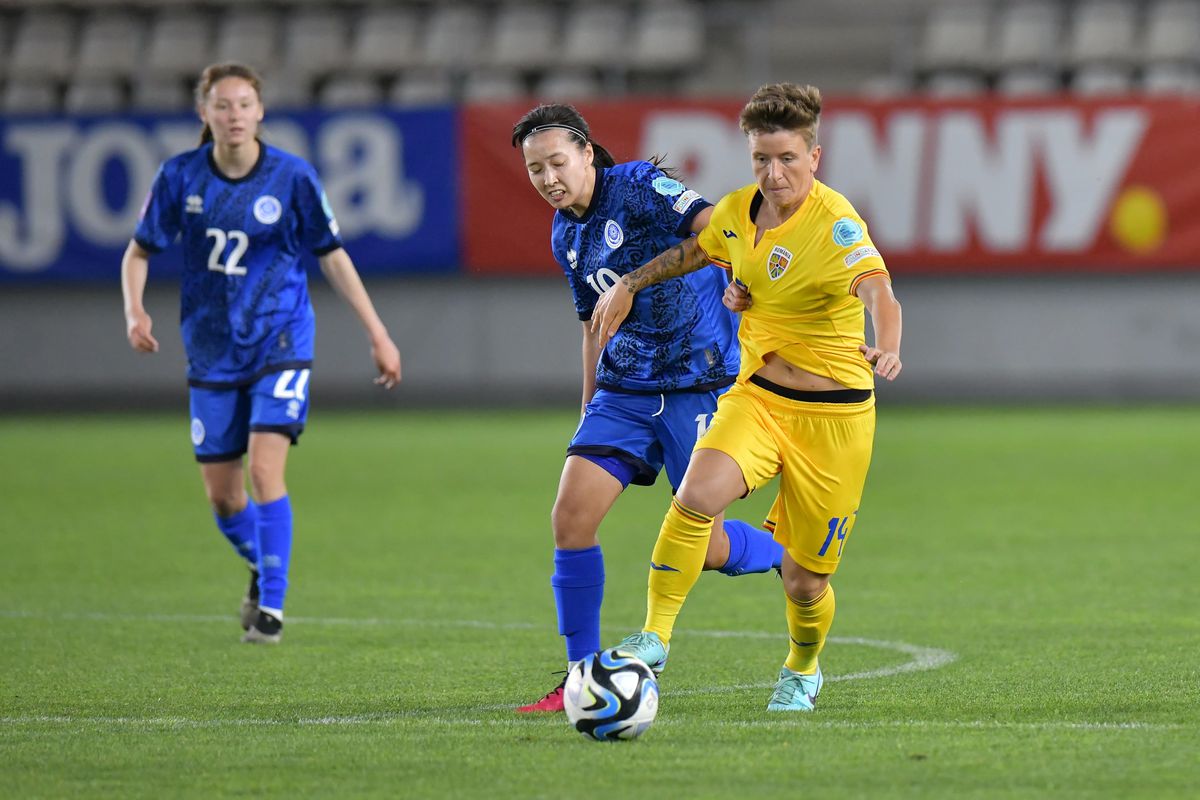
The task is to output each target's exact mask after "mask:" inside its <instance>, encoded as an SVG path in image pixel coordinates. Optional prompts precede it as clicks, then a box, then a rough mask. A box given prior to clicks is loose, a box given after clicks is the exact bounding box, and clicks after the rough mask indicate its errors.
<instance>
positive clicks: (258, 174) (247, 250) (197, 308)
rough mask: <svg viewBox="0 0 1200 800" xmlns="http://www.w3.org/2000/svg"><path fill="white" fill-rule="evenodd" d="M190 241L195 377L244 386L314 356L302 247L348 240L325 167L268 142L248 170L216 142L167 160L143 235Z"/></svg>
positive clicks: (187, 340)
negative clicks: (223, 164) (236, 173)
mask: <svg viewBox="0 0 1200 800" xmlns="http://www.w3.org/2000/svg"><path fill="white" fill-rule="evenodd" d="M176 236H179V238H180V242H181V244H182V246H183V263H184V269H183V285H182V291H181V308H180V324H181V326H182V329H183V344H184V348H185V349H186V350H187V357H188V383H190V384H191V385H192V386H199V387H206V388H223V387H231V386H242V385H247V384H250V383H252V382H253V381H254V380H256V379H257V378H258V377H260V376H262V375H264V374H267V373H270V372H277V371H279V370H284V369H302V368H307V367H309V366H311V365H312V358H313V333H314V327H315V325H314V317H313V308H312V303H311V301H310V300H309V297H308V282H307V280H306V277H305V273H304V268H303V266H301V263H300V256H301V254H302V253H304V252H311V253H314V254H316V255H324V254H325V253H329V252H332V251H333V250H336V249H338V248H339V247H341V246H342V240H341V238H340V237H339V236H338V226H337V222H336V221H335V220H334V218H333V213H332V212H331V211H330V209H329V203H328V202H327V201H326V200H325V193H324V191H323V190H322V189H321V183H320V181H319V180H318V178H317V174H316V171H315V170H314V169H313V168H312V166H311V165H309V164H308V163H307V162H306V161H304V160H303V159H301V158H297V157H296V156H293V155H291V154H289V153H285V152H283V151H282V150H279V149H277V148H274V147H270V146H268V145H266V144H263V145H262V151H261V153H260V155H259V159H258V163H257V164H255V165H254V168H253V169H251V170H250V172H249V173H248V174H247V175H245V176H244V177H242V178H237V179H231V178H227V177H225V176H224V175H222V174H221V172H220V170H219V169H218V168H217V165H216V162H215V161H214V160H213V156H212V145H211V144H206V145H203V146H201V147H199V148H197V149H196V150H191V151H189V152H187V153H183V154H181V155H178V156H175V157H174V158H172V159H170V160H168V161H166V162H165V163H164V164H163V165H162V167H161V168H160V169H159V171H158V175H157V177H156V178H155V179H154V185H153V187H152V188H151V190H150V195H149V196H148V197H147V198H146V206H145V208H144V209H143V211H142V217H141V220H140V221H139V222H138V226H137V231H136V232H135V234H134V240H135V241H136V242H137V243H138V244H139V245H141V247H142V248H144V249H145V250H147V251H148V252H151V253H155V252H159V251H161V250H163V249H165V248H166V247H168V246H169V245H170V244H171V243H172V242H173V241H174V240H175V237H176Z"/></svg>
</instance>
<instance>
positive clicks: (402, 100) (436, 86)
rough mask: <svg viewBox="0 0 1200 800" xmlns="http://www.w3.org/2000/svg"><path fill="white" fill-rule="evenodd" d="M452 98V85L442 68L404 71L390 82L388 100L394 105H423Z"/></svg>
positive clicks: (438, 102) (444, 101)
mask: <svg viewBox="0 0 1200 800" xmlns="http://www.w3.org/2000/svg"><path fill="white" fill-rule="evenodd" d="M452 99H454V85H453V83H452V82H451V80H450V76H449V75H448V74H447V73H446V72H445V71H444V70H418V71H413V72H406V73H404V74H403V75H401V76H400V77H399V78H398V79H397V80H396V82H395V83H393V84H392V88H391V90H390V91H389V92H388V102H389V103H391V104H392V105H394V106H425V105H439V104H441V103H448V102H450V101H451V100H452Z"/></svg>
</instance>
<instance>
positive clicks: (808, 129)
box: [740, 83, 821, 150]
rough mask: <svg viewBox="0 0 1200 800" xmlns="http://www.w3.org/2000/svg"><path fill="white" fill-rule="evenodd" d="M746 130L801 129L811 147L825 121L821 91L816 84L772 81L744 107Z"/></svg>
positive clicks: (747, 131)
mask: <svg viewBox="0 0 1200 800" xmlns="http://www.w3.org/2000/svg"><path fill="white" fill-rule="evenodd" d="M740 122H741V126H742V132H743V133H752V132H757V133H773V132H775V131H799V132H800V133H801V135H802V136H804V141H805V143H806V144H808V148H809V149H810V150H811V149H812V148H813V146H814V145H816V143H817V129H818V128H819V127H820V124H821V92H820V90H819V89H817V87H815V86H797V85H796V84H794V83H768V84H766V85H765V86H761V87H759V89H758V91H757V92H755V93H754V96H753V97H751V98H750V102H748V103H746V106H745V107H744V108H743V109H742V115H741V118H740Z"/></svg>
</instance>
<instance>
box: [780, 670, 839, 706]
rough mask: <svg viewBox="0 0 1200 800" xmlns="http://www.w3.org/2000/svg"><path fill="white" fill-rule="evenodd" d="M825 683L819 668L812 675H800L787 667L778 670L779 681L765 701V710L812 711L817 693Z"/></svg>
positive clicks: (815, 703)
mask: <svg viewBox="0 0 1200 800" xmlns="http://www.w3.org/2000/svg"><path fill="white" fill-rule="evenodd" d="M824 685H825V677H824V676H823V675H821V668H820V667H817V671H816V673H815V674H813V675H801V674H800V673H799V672H792V671H791V670H790V669H788V668H787V667H783V668H782V669H780V670H779V682H778V683H776V684H775V691H774V692H772V693H771V699H770V701H769V702H768V703H767V711H812V710H813V709H814V708H815V707H816V705H817V695H819V694H820V693H821V687H822V686H824Z"/></svg>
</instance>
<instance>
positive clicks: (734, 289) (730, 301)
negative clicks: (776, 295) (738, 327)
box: [721, 280, 754, 314]
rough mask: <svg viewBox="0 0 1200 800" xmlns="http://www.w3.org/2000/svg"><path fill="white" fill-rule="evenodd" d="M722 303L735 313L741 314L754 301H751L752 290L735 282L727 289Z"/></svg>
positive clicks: (739, 282)
mask: <svg viewBox="0 0 1200 800" xmlns="http://www.w3.org/2000/svg"><path fill="white" fill-rule="evenodd" d="M721 302H722V303H724V304H725V307H726V308H728V309H729V310H730V311H732V312H733V313H735V314H740V313H742V312H743V311H745V310H746V309H747V308H749V307H750V305H751V304H752V303H753V302H754V301H753V300H751V299H750V290H749V289H747V288H746V284H744V283H742V282H741V281H736V280H735V281H733V282H732V283H730V284H729V285H728V286H726V287H725V294H724V296H722V297H721Z"/></svg>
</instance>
